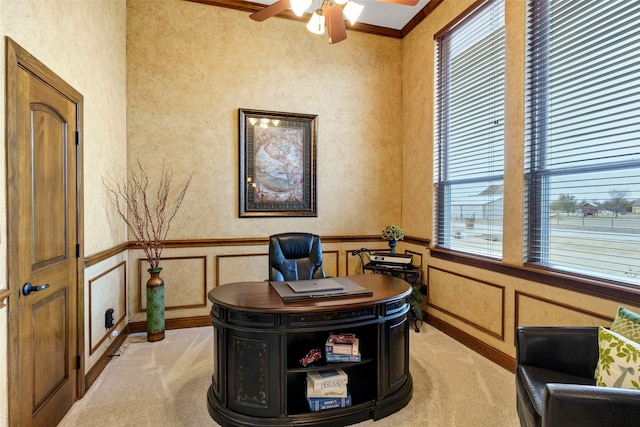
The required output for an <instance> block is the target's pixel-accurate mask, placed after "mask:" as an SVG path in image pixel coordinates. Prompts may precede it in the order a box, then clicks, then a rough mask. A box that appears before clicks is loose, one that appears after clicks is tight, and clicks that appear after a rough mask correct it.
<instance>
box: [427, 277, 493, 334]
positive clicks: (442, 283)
mask: <svg viewBox="0 0 640 427" xmlns="http://www.w3.org/2000/svg"><path fill="white" fill-rule="evenodd" d="M428 287H429V298H428V299H429V300H428V303H429V306H430V307H433V308H436V309H438V310H440V311H442V312H444V313H446V314H449V315H450V316H452V317H455V318H457V319H458V320H461V321H463V322H465V323H467V324H469V325H471V326H473V327H474V328H477V329H479V330H481V331H484V332H486V333H488V334H490V335H493V336H495V337H496V338H500V339H503V338H504V301H505V288H504V287H503V286H498V285H494V284H492V283H488V282H484V281H481V280H476V279H474V278H472V277H467V276H463V275H461V274H457V273H454V272H451V271H446V270H441V269H439V268H435V267H429V269H428Z"/></svg>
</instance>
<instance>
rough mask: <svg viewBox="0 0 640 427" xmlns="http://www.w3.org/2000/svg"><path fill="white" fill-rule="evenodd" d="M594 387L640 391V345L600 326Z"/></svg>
mask: <svg viewBox="0 0 640 427" xmlns="http://www.w3.org/2000/svg"><path fill="white" fill-rule="evenodd" d="M598 346H599V348H600V357H599V359H598V366H597V367H596V385H599V386H602V387H618V388H634V389H640V344H638V343H636V342H634V341H631V340H629V339H627V338H625V337H623V336H622V335H620V334H617V333H615V332H612V331H610V330H608V329H606V328H603V327H602V326H600V327H599V328H598Z"/></svg>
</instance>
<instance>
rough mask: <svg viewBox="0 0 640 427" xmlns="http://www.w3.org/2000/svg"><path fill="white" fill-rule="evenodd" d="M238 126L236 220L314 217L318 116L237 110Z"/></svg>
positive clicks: (315, 214) (315, 213) (316, 214)
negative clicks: (238, 179) (238, 182)
mask: <svg viewBox="0 0 640 427" xmlns="http://www.w3.org/2000/svg"><path fill="white" fill-rule="evenodd" d="M238 121H239V128H240V129H239V131H240V132H239V134H240V137H239V140H240V141H239V142H240V144H239V145H240V186H239V187H240V189H239V190H240V191H239V193H240V198H239V199H240V209H239V216H240V217H241V218H246V217H316V216H318V213H317V206H316V143H317V122H318V116H317V115H315V114H301V113H283V112H276V111H262V110H251V109H245V108H239V109H238Z"/></svg>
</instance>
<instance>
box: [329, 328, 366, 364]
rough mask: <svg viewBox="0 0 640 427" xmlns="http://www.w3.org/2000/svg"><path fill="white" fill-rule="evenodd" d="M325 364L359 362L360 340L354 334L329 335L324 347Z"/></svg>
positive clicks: (360, 357)
mask: <svg viewBox="0 0 640 427" xmlns="http://www.w3.org/2000/svg"><path fill="white" fill-rule="evenodd" d="M324 351H325V360H326V361H327V362H360V361H361V360H362V356H361V355H360V340H359V339H358V338H356V336H355V334H330V335H329V338H327V342H326V343H325V346H324Z"/></svg>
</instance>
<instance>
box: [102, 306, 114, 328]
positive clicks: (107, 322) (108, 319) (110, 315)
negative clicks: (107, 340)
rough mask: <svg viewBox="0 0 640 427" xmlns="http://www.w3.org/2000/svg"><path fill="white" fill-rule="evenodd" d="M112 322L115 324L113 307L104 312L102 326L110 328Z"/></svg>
mask: <svg viewBox="0 0 640 427" xmlns="http://www.w3.org/2000/svg"><path fill="white" fill-rule="evenodd" d="M114 324H115V320H114V312H113V308H110V309H108V310H107V312H106V313H105V314H104V327H105V328H106V329H111V328H113V325H114Z"/></svg>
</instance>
